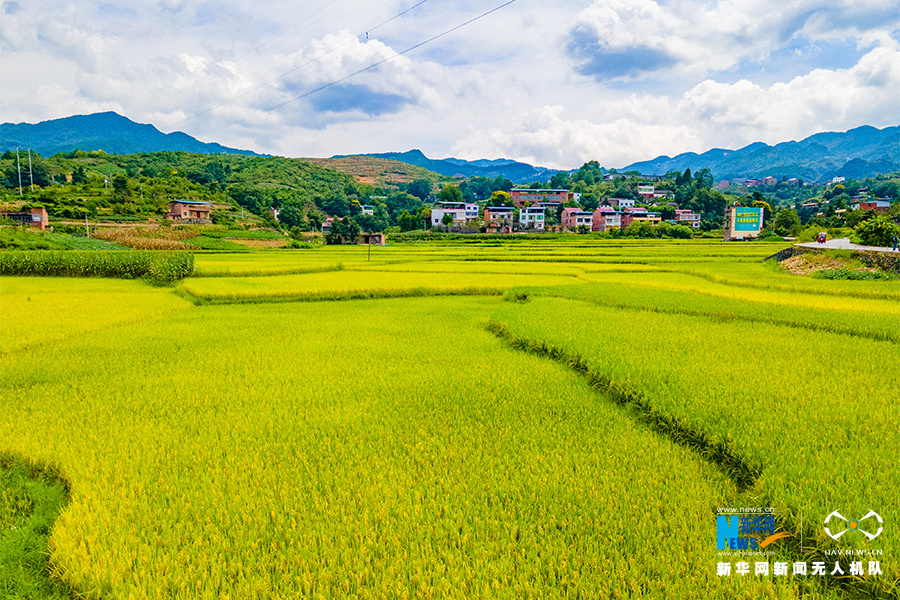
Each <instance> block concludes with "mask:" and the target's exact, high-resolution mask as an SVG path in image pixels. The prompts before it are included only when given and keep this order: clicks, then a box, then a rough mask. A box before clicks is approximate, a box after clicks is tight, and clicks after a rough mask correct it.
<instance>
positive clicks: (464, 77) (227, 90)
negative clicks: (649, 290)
mask: <svg viewBox="0 0 900 600" xmlns="http://www.w3.org/2000/svg"><path fill="white" fill-rule="evenodd" d="M412 4H414V0H389V1H388V2H379V3H371V2H369V3H363V2H356V1H353V0H339V1H338V2H332V1H330V0H309V2H304V3H300V4H298V3H297V2H294V1H293V0H255V1H253V2H250V0H218V1H217V2H215V3H213V2H212V1H211V0H134V1H133V2H128V3H118V4H111V3H94V4H92V3H87V4H85V3H81V4H78V5H77V6H76V5H72V4H69V5H60V4H59V3H58V2H56V1H55V0H29V1H28V2H24V1H22V0H19V1H18V2H12V1H10V0H3V1H2V11H0V13H2V17H3V18H2V19H0V51H2V52H3V84H4V85H0V112H2V114H3V119H4V120H13V121H30V122H35V121H38V120H43V119H48V118H57V117H62V116H66V115H69V114H74V113H85V112H95V111H100V110H115V111H117V112H119V113H121V114H123V115H125V116H127V117H129V118H131V119H134V120H136V121H139V122H145V123H153V124H154V125H156V126H158V127H160V128H161V129H164V130H166V131H170V130H173V129H178V130H183V131H186V132H187V133H189V134H191V135H195V136H197V137H199V138H201V139H204V140H205V141H218V142H220V143H223V144H226V145H233V146H239V147H251V148H253V149H256V150H259V151H264V152H275V153H283V154H287V155H294V156H298V155H307V156H309V155H315V154H318V155H330V154H337V153H352V152H362V151H365V152H378V151H388V150H407V149H410V148H414V147H418V148H421V149H422V150H424V151H425V152H426V154H429V155H430V156H435V157H440V156H449V155H452V154H455V153H460V154H464V156H465V157H468V158H495V157H499V156H506V157H509V158H516V159H524V160H529V161H534V162H537V163H542V164H544V165H547V166H555V167H560V168H571V167H573V166H577V165H578V164H580V163H581V162H583V161H585V160H590V159H598V160H601V161H602V162H603V163H604V164H605V165H612V166H617V165H618V166H621V165H623V164H625V163H627V162H631V161H635V160H643V159H647V158H652V157H653V156H656V155H658V154H661V153H667V154H677V153H680V152H683V151H687V150H694V151H703V150H705V149H707V148H709V147H710V146H726V147H737V146H739V145H742V144H744V143H747V142H750V141H755V140H757V139H761V140H764V141H767V142H777V141H781V140H783V139H788V138H789V137H802V136H803V135H808V134H810V133H814V132H816V131H819V130H822V129H840V128H849V127H855V126H857V125H862V124H867V123H868V124H872V125H877V126H883V125H888V124H891V123H890V122H889V121H890V119H891V118H893V119H896V116H894V115H896V114H898V112H900V111H897V110H896V107H895V106H891V98H892V97H897V96H898V95H900V94H898V83H897V79H898V78H897V74H896V46H897V41H896V38H897V36H898V33H897V32H898V29H900V28H898V25H897V22H898V19H897V14H896V6H895V0H853V1H851V0H836V1H834V2H830V3H827V4H824V3H822V2H820V0H791V1H790V2H783V0H782V1H781V2H775V0H666V1H664V0H594V1H592V0H560V1H559V2H554V3H537V2H524V1H523V2H517V3H516V4H514V5H511V6H509V7H507V8H505V9H503V10H502V11H499V12H497V13H495V14H493V15H491V16H490V17H488V18H486V19H484V20H482V21H479V22H477V23H475V24H473V25H470V26H468V27H466V28H463V29H461V30H459V31H456V32H454V33H452V34H451V35H448V36H446V37H442V38H440V39H439V40H437V41H435V42H433V43H431V44H428V45H426V46H423V47H421V48H418V49H416V50H415V51H413V52H410V53H409V54H406V55H404V56H401V57H398V58H395V59H392V60H389V61H387V62H385V63H384V64H382V65H381V66H380V67H378V68H377V69H375V70H372V71H369V72H365V73H362V74H360V75H358V76H356V77H353V78H352V79H349V80H345V81H340V82H339V83H338V84H337V85H333V86H327V87H325V88H324V89H322V90H321V91H320V92H318V93H315V94H312V95H308V96H307V97H303V98H300V99H295V98H296V97H297V96H305V95H306V94H308V92H310V91H311V90H314V89H316V88H317V87H321V86H323V85H325V84H328V83H330V82H335V81H339V80H341V79H342V78H344V77H346V76H347V75H348V74H350V73H353V72H355V71H358V70H360V69H363V68H364V67H366V66H367V65H370V64H373V63H374V62H378V61H382V60H385V59H387V58H389V57H391V56H393V54H394V53H395V52H396V51H399V50H403V49H406V48H409V47H410V46H412V45H414V44H416V43H419V42H421V41H422V40H425V39H427V38H428V37H430V36H432V35H434V34H436V33H440V32H441V31H445V30H446V29H448V28H450V27H452V26H453V25H456V24H458V23H462V22H464V21H465V20H466V19H469V18H471V17H472V16H474V15H477V14H480V13H482V12H483V11H484V10H486V9H487V8H489V7H492V6H494V5H493V4H491V5H485V4H484V3H483V2H475V1H474V0H447V1H446V2H443V1H442V2H441V3H433V2H429V3H427V4H424V5H422V6H421V7H418V8H416V9H414V10H413V11H411V12H410V13H408V14H406V15H404V16H403V17H402V18H399V19H397V20H395V21H392V22H390V23H388V24H387V25H385V26H383V27H381V28H378V29H377V30H376V29H373V30H372V31H371V32H370V35H369V36H368V39H366V37H365V32H366V31H367V30H368V29H370V28H373V27H374V25H375V24H378V23H382V22H384V21H385V20H387V19H389V18H390V17H391V16H393V15H395V14H397V13H398V12H400V11H401V10H403V9H405V8H408V7H410V6H411V5H412ZM360 33H362V34H363V37H361V38H357V37H356V36H357V34H360ZM853 48H856V49H857V50H856V51H855V52H854V51H853ZM847 49H849V50H850V51H849V55H848V52H845V50H847ZM795 55H796V57H797V60H794V58H795ZM860 56H861V57H862V58H860V59H859V60H857V57H860ZM573 57H574V58H575V59H577V60H576V62H577V64H578V65H580V69H581V74H579V73H578V72H576V71H574V70H573V68H572V67H573V66H575V64H576V63H573V60H572V58H573ZM836 57H837V58H836ZM800 59H802V60H800ZM779 61H780V62H779ZM817 61H818V62H817ZM829 61H831V62H829ZM853 62H857V63H858V64H855V66H853V67H852V68H849V69H848V68H843V67H847V65H848V64H852V63H853ZM305 63H310V64H308V65H305ZM748 65H749V66H748ZM839 67H841V68H839ZM288 71H291V73H290V74H289V75H287V76H286V77H284V78H280V79H278V80H277V81H276V82H275V83H272V84H270V85H265V86H263V85H262V84H263V83H265V82H268V81H270V80H272V79H276V78H278V77H279V75H281V74H283V73H286V72H288ZM584 75H591V76H590V77H585V76H584ZM609 79H614V80H615V83H612V84H611V83H610V82H609ZM9 81H14V82H15V85H5V84H6V83H7V82H9ZM257 88H258V89H257ZM278 105H281V106H279V108H277V109H275V110H267V109H270V108H272V107H274V106H278Z"/></svg>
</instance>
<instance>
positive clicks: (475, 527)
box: [0, 236, 900, 600]
mask: <svg viewBox="0 0 900 600" xmlns="http://www.w3.org/2000/svg"><path fill="white" fill-rule="evenodd" d="M779 249H781V247H780V246H777V245H776V246H774V247H773V245H767V244H723V243H712V242H707V241H703V242H699V241H698V242H695V243H685V242H660V241H652V242H647V243H640V242H636V243H631V242H628V243H622V242H604V241H597V240H585V239H584V238H582V237H581V236H577V237H576V236H573V239H572V240H571V241H567V240H565V239H562V240H556V241H555V242H553V243H550V242H547V241H534V242H528V241H519V240H516V241H514V242H513V241H511V242H510V243H507V244H497V243H494V242H491V243H484V244H471V243H462V242H456V243H449V242H444V243H437V242H436V243H419V244H407V245H391V246H387V247H383V248H381V247H378V248H372V249H371V258H370V257H369V255H368V252H367V249H366V248H365V247H345V248H340V247H338V248H323V249H320V250H278V251H272V250H269V251H259V252H250V253H246V252H245V253H241V254H236V255H228V254H218V253H217V254H212V253H210V254H198V255H196V261H195V262H196V265H197V271H198V273H199V276H194V277H189V278H187V279H185V280H183V281H182V282H181V283H179V284H177V285H176V286H175V287H174V288H171V287H170V288H157V287H151V286H150V285H148V284H146V283H144V282H142V281H140V280H132V281H124V280H113V279H66V278H49V277H48V278H40V277H3V278H0V302H2V312H0V319H2V321H0V324H2V328H0V351H2V352H0V363H2V372H3V380H2V383H0V398H2V410H0V456H2V455H9V456H16V457H20V458H22V459H24V460H26V461H31V462H34V463H40V464H44V465H53V466H55V467H56V468H58V469H59V471H60V473H61V474H62V476H63V477H64V478H65V480H66V481H68V483H69V484H70V487H71V493H70V499H69V502H68V504H67V505H66V506H65V508H64V509H63V511H62V513H61V514H60V516H59V517H58V519H57V520H56V522H55V524H54V525H53V528H52V530H51V535H50V558H51V565H52V571H53V572H52V573H51V577H53V578H57V579H61V580H62V581H64V582H66V583H67V584H68V585H69V586H71V588H72V589H73V590H74V592H75V593H77V594H80V595H82V596H84V597H89V598H141V599H143V598H178V599H189V598H190V599H193V598H232V599H243V598H260V599H262V598H285V599H287V598H623V599H624V598H653V599H655V598H672V599H677V598H696V599H703V598H744V599H748V600H749V599H755V598H785V599H788V598H815V599H819V598H823V599H824V598H827V599H838V598H871V597H876V598H877V597H881V598H892V597H896V594H897V593H898V590H900V542H898V540H900V537H898V535H900V530H897V529H896V523H897V522H898V521H897V517H898V516H900V500H898V495H897V492H896V490H898V489H900V466H898V462H900V461H898V457H900V408H898V403H897V399H898V398H900V375H898V369H897V366H898V365H900V334H898V330H900V302H898V300H900V285H898V283H897V282H896V281H861V282H856V281H826V280H814V279H807V278H799V277H794V276H785V275H783V274H781V273H779V272H777V271H776V270H774V269H773V268H771V267H770V266H769V265H762V264H760V263H759V261H760V260H761V259H762V258H763V257H765V256H767V255H769V254H772V253H774V252H776V251H777V250H779ZM855 284H859V285H858V286H856V285H855ZM598 382H600V383H598ZM623 399H624V400H623ZM742 473H743V475H742ZM2 497H3V496H2V495H0V498H2ZM735 506H738V507H762V506H767V507H768V506H770V507H773V508H774V510H775V515H776V528H777V530H778V531H782V532H785V533H787V534H790V537H786V538H784V539H782V540H780V541H778V542H775V543H773V544H772V545H771V546H770V547H768V548H767V551H769V552H771V555H767V556H765V558H759V557H757V558H750V559H749V560H750V561H751V562H750V568H751V569H752V568H753V561H754V560H756V561H759V560H765V561H769V562H772V563H773V564H774V563H776V562H780V561H783V562H786V563H788V564H790V563H794V562H799V561H805V562H809V563H810V564H812V563H813V561H816V560H820V559H822V560H830V561H831V562H830V563H828V565H827V566H828V571H829V573H830V572H831V570H832V568H833V566H834V564H833V563H834V561H835V560H838V558H835V556H834V555H833V554H828V553H829V552H833V551H837V550H853V551H856V550H865V551H878V552H880V554H878V553H877V552H875V553H872V554H867V555H865V558H864V560H865V561H869V560H878V561H879V562H880V567H881V570H882V573H881V574H871V575H870V574H868V573H866V574H863V575H862V576H850V575H847V576H844V577H836V576H831V575H826V576H820V575H795V574H793V573H789V574H787V575H778V576H775V575H769V576H762V575H754V574H753V571H752V570H751V572H750V574H749V575H746V576H744V575H739V574H737V573H732V574H730V575H728V576H722V575H719V574H717V563H719V562H721V561H723V560H732V561H737V560H738V559H737V558H734V559H731V558H723V557H722V556H720V555H718V554H717V549H716V539H717V533H718V532H717V521H716V514H717V508H722V507H735ZM833 510H839V511H841V512H842V514H845V515H846V516H848V517H849V516H850V515H852V516H854V517H857V518H859V517H861V516H863V515H864V514H865V513H866V512H867V511H868V510H874V511H877V512H878V513H879V514H880V515H881V516H882V517H883V518H884V532H883V533H882V534H881V535H880V536H879V537H878V538H877V539H875V540H873V541H871V542H868V541H867V540H866V538H864V537H861V536H860V535H858V534H857V533H853V534H848V535H846V536H844V537H843V538H841V540H839V541H833V540H831V539H830V538H828V537H827V536H826V535H825V533H824V531H823V521H824V519H825V518H826V516H827V515H828V514H829V513H830V512H831V511H833ZM801 534H802V538H803V541H802V547H801V541H800V537H801ZM4 536H14V532H12V531H10V532H2V531H0V546H2V544H4V543H6V541H5V540H7V537H4ZM9 539H12V538H11V537H10V538H9ZM823 557H824V558H823ZM845 570H846V565H845Z"/></svg>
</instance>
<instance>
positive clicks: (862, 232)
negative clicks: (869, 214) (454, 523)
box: [855, 217, 900, 247]
mask: <svg viewBox="0 0 900 600" xmlns="http://www.w3.org/2000/svg"><path fill="white" fill-rule="evenodd" d="M855 231H856V235H858V236H859V239H860V240H861V241H862V243H863V244H865V245H866V246H885V247H887V246H891V244H892V243H893V238H894V236H895V235H896V236H900V227H898V226H897V225H895V224H894V223H891V221H890V219H888V218H887V217H875V218H874V219H868V220H867V221H863V222H862V223H860V224H859V225H857V226H856V230H855Z"/></svg>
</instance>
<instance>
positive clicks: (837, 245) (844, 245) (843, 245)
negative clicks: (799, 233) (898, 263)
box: [794, 238, 892, 252]
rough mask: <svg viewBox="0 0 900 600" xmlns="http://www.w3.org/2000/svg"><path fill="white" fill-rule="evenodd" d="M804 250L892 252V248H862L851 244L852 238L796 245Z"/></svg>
mask: <svg viewBox="0 0 900 600" xmlns="http://www.w3.org/2000/svg"><path fill="white" fill-rule="evenodd" d="M794 245H795V246H802V247H804V248H827V249H829V250H867V251H869V252H892V250H891V249H890V248H884V247H882V246H860V245H859V244H851V243H850V238H838V239H836V240H828V241H827V242H825V243H824V244H820V243H818V242H808V243H806V244H794Z"/></svg>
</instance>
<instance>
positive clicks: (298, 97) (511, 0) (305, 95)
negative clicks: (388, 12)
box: [197, 0, 517, 135]
mask: <svg viewBox="0 0 900 600" xmlns="http://www.w3.org/2000/svg"><path fill="white" fill-rule="evenodd" d="M516 1H517V0H508V2H504V3H503V4H501V5H499V6H496V7H494V8H492V9H491V10H489V11H487V12H484V13H481V14H480V15H478V16H477V17H473V18H471V19H469V20H468V21H466V22H464V23H460V24H459V25H456V26H455V27H451V28H450V29H447V30H446V31H444V32H442V33H439V34H437V35H435V36H433V37H430V38H428V39H427V40H425V41H422V42H419V43H418V44H415V45H413V46H410V47H409V48H407V49H406V50H403V51H402V52H396V53H395V54H393V55H392V56H389V57H387V58H384V59H382V60H379V61H378V62H375V63H372V64H371V65H369V66H368V67H364V68H362V69H359V70H358V71H354V72H353V73H350V74H349V75H345V76H344V77H341V78H340V79H335V80H334V81H331V82H329V83H326V84H323V85H320V86H319V87H317V88H315V89H312V90H309V91H307V92H304V93H302V94H298V95H296V96H292V97H291V98H289V99H287V100H285V101H284V102H280V103H278V104H276V105H274V106H271V107H269V108H267V109H265V110H263V111H262V112H264V113H270V112H272V111H274V110H278V109H279V108H281V107H283V106H285V105H287V104H290V103H291V102H295V101H297V100H302V99H304V98H308V97H309V96H312V95H313V94H317V93H319V92H321V91H322V90H326V89H328V88H330V87H332V86H335V85H338V84H339V83H343V82H345V81H347V80H349V79H352V78H353V77H356V76H357V75H360V74H362V73H365V72H366V71H371V70H372V69H374V68H376V67H379V66H381V65H383V64H385V63H387V62H390V61H392V60H394V59H395V58H399V57H401V56H403V55H405V54H408V53H410V52H412V51H413V50H416V49H418V48H421V47H422V46H424V45H426V44H430V43H431V42H433V41H435V40H437V39H440V38H442V37H444V36H446V35H449V34H451V33H453V32H454V31H457V30H459V29H462V28H463V27H466V26H467V25H471V24H472V23H474V22H475V21H479V20H481V19H483V18H484V17H487V16H488V15H491V14H493V13H495V12H497V11H498V10H501V9H503V8H506V7H507V6H509V5H510V4H514V3H515V2H516ZM251 118H252V117H244V118H241V119H236V120H234V121H230V122H228V123H225V124H224V125H220V126H218V127H214V128H212V129H208V130H206V131H202V132H200V133H198V134H197V135H207V134H210V133H215V132H217V131H221V130H223V129H227V128H228V127H231V126H232V125H238V124H240V123H246V122H247V121H249V120H250V119H251Z"/></svg>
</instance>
